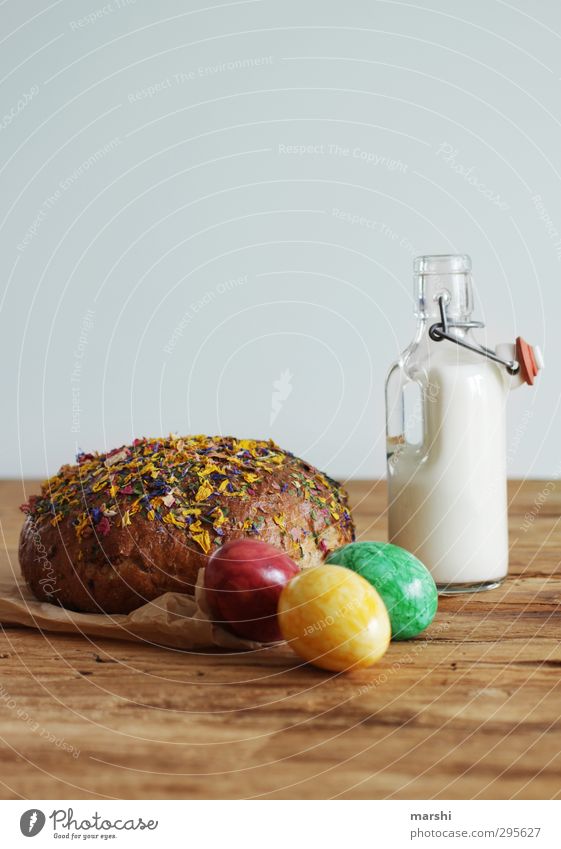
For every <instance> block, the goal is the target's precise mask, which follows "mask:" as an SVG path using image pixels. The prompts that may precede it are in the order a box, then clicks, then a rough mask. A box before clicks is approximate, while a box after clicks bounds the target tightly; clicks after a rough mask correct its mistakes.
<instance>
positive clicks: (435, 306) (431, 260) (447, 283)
mask: <svg viewBox="0 0 561 849" xmlns="http://www.w3.org/2000/svg"><path fill="white" fill-rule="evenodd" d="M414 283H415V315H416V316H417V320H418V325H419V326H418V330H421V331H422V330H424V329H425V328H428V327H430V325H432V324H435V323H436V322H440V321H441V312H440V301H441V299H443V301H444V305H445V310H446V315H447V317H448V319H449V321H450V322H451V324H452V325H453V324H454V323H455V322H459V323H463V322H467V321H470V319H471V315H472V311H473V290H472V284H471V261H470V259H469V257H468V256H465V255H460V256H454V255H453V256H423V257H418V258H417V259H416V260H415V275H414ZM450 332H453V333H460V334H462V333H464V332H465V331H464V330H463V328H454V327H453V326H451V327H450Z"/></svg>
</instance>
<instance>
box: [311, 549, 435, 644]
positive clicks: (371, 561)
mask: <svg viewBox="0 0 561 849" xmlns="http://www.w3.org/2000/svg"><path fill="white" fill-rule="evenodd" d="M325 562H326V563H329V564H332V565H333V564H336V565H338V566H346V568H347V569H351V570H352V571H353V572H358V574H359V575H362V577H363V578H366V580H367V581H368V582H369V583H370V584H372V586H373V587H374V589H376V590H378V592H379V593H380V595H381V596H382V598H383V600H384V603H385V605H386V607H387V609H388V613H389V616H390V621H391V624H392V640H408V639H410V638H411V637H416V636H417V634H420V633H421V631H424V630H425V628H428V626H429V625H430V623H431V622H432V620H433V619H434V616H435V613H436V608H437V607H438V593H437V591H436V584H435V583H434V581H433V578H432V575H431V574H430V572H429V571H428V569H427V568H426V567H425V566H423V564H422V563H421V561H420V560H418V559H417V558H416V557H415V556H414V555H413V554H410V552H409V551H406V550H405V549H404V548H400V547H399V546H398V545H391V544H390V543H389V542H352V543H350V545H345V546H343V548H339V549H338V550H337V551H334V552H332V553H331V554H330V555H329V557H327V559H326V561H325Z"/></svg>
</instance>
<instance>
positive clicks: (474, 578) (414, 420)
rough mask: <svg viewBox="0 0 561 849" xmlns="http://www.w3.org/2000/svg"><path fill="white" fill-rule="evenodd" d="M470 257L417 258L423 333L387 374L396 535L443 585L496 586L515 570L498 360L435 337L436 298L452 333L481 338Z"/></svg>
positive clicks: (391, 516) (391, 512)
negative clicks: (474, 320)
mask: <svg viewBox="0 0 561 849" xmlns="http://www.w3.org/2000/svg"><path fill="white" fill-rule="evenodd" d="M470 270H471V264H470V261H469V257H465V256H451V257H450V256H446V257H420V258H418V260H416V263H415V272H416V274H415V287H416V295H417V308H416V314H417V322H418V323H417V332H416V334H415V338H414V340H413V342H412V343H411V345H409V347H408V348H407V349H406V350H405V351H404V353H403V354H402V356H401V357H400V359H399V360H398V362H397V363H395V364H394V365H393V366H392V368H391V369H390V372H389V375H388V379H387V382H386V415H387V458H388V488H389V505H388V521H389V539H390V542H392V543H394V544H396V545H400V546H401V547H403V548H405V549H407V550H409V551H411V552H412V553H413V554H415V555H416V556H417V557H418V558H419V559H420V560H421V561H422V562H423V563H424V564H425V565H426V566H427V568H428V569H429V570H430V571H431V573H432V575H433V577H434V579H435V581H436V583H437V586H438V588H439V590H440V591H441V592H448V593H452V592H465V591H474V590H480V589H488V588H491V587H493V586H496V585H497V584H498V583H500V581H501V580H502V579H503V578H504V577H505V576H506V574H507V571H508V525H507V491H506V445H505V432H506V428H505V403H506V395H507V391H508V380H507V379H506V377H505V375H504V372H503V371H502V369H501V366H499V365H497V364H496V363H494V362H492V361H491V360H489V359H486V358H485V357H483V356H481V355H480V354H478V353H476V352H473V351H470V350H467V349H465V348H463V347H461V346H460V345H457V344H454V343H453V342H451V341H448V340H445V339H444V340H441V341H435V340H433V339H432V338H431V336H430V335H429V330H430V327H431V326H432V325H433V324H435V323H438V322H440V319H441V314H440V307H439V298H440V297H444V298H445V301H446V309H447V314H448V317H449V319H450V328H449V332H450V333H452V334H453V335H456V336H457V337H458V339H460V340H463V341H466V342H468V343H469V342H474V341H475V340H473V339H472V338H471V337H472V333H473V331H472V329H471V328H470V327H469V323H470V321H471V310H472V291H471V274H470Z"/></svg>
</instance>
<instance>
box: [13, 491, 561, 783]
mask: <svg viewBox="0 0 561 849" xmlns="http://www.w3.org/2000/svg"><path fill="white" fill-rule="evenodd" d="M559 490H560V485H559V484H558V482H557V481H553V482H551V483H550V484H548V483H547V482H546V481H526V482H519V481H512V482H511V483H510V498H511V510H510V525H511V577H510V578H509V579H508V581H507V582H506V583H505V584H504V585H503V586H502V587H501V588H499V589H497V590H494V591H492V592H488V593H484V594H480V595H476V596H470V597H467V596H461V597H459V598H442V599H441V601H440V609H439V612H438V614H437V618H436V620H435V622H434V623H433V625H432V626H431V628H430V629H429V631H428V632H427V633H426V634H424V635H422V636H421V637H420V638H418V639H417V640H414V641H411V642H409V643H397V644H392V645H391V647H390V649H389V651H388V653H387V655H386V656H385V658H384V659H383V660H382V662H381V663H380V664H379V665H378V666H376V667H375V668H374V669H372V670H368V671H365V672H356V673H352V674H350V675H330V674H328V673H325V672H321V671H320V670H315V669H313V668H310V667H307V666H303V665H301V664H300V663H299V662H298V660H297V659H296V658H295V657H294V656H293V655H292V654H291V653H290V651H289V650H287V649H274V650H262V651H259V652H256V653H251V654H228V655H220V654H218V653H212V652H211V653H207V654H196V655H195V654H188V653H183V652H178V651H167V650H163V649H155V648H150V647H145V646H142V645H138V646H136V645H132V644H130V643H125V642H118V641H104V642H101V641H99V642H97V643H96V642H94V641H92V640H89V639H87V638H81V637H78V636H72V637H62V636H55V635H52V634H47V633H44V634H40V633H37V632H34V631H31V630H28V629H24V628H13V627H6V628H4V629H3V632H2V634H1V635H0V639H1V645H0V747H1V757H2V770H1V773H0V782H1V784H0V796H2V797H3V798H46V799H56V798H60V799H63V798H98V797H99V798H131V799H142V798H233V799H240V798H249V797H256V798H327V797H338V798H347V799H356V798H371V799H372V798H374V799H380V798H421V799H430V798H449V799H455V798H484V799H488V798H496V799H505V798H554V797H558V796H559V795H560V794H561V718H560V706H561V683H560V681H561V645H560V636H561V607H560V601H561V570H560V566H559V561H560V555H559V548H560V545H559V544H560V540H561V538H560V525H559V518H560V513H561V495H560V491H559ZM33 491H36V486H35V484H34V482H32V481H27V482H25V483H22V482H15V481H3V482H0V523H1V529H2V560H1V563H0V569H2V570H4V574H5V573H9V572H10V571H13V572H15V573H17V571H18V566H17V553H16V552H17V539H18V534H19V528H20V525H21V514H19V512H18V510H17V506H18V504H19V503H21V502H22V501H24V500H25V499H26V497H27V495H28V494H29V493H30V492H33ZM349 491H350V493H351V499H352V502H353V505H354V515H355V519H356V521H357V524H358V528H359V532H360V535H361V536H362V537H363V538H371V539H383V538H384V536H385V515H384V510H385V484H384V483H383V482H380V481H378V482H368V481H359V482H354V483H352V484H350V485H349Z"/></svg>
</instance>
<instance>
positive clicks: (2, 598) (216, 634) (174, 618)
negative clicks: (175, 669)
mask: <svg viewBox="0 0 561 849" xmlns="http://www.w3.org/2000/svg"><path fill="white" fill-rule="evenodd" d="M203 574H204V570H203V569H201V570H200V571H199V575H198V579H197V587H196V594H195V598H193V597H192V596H188V595H182V594H180V593H164V595H161V596H159V598H157V599H155V600H154V601H151V602H148V603H147V604H144V605H143V606H142V607H139V608H138V609H137V610H133V612H132V613H128V614H103V613H75V612H74V611H72V610H65V609H64V608H63V607H59V606H58V605H56V604H49V603H47V602H41V601H38V600H37V599H36V598H35V596H34V595H33V593H32V592H31V591H30V590H29V589H28V588H27V586H26V584H25V583H24V582H23V581H16V580H14V579H11V580H10V579H6V578H2V579H0V623H1V624H2V625H25V626H27V627H29V628H36V629H40V630H42V631H57V632H59V633H60V632H63V633H81V634H87V635H88V636H90V637H109V638H112V639H117V640H130V641H133V642H144V643H148V644H150V643H154V644H157V645H160V646H170V647H172V648H181V649H194V650H202V649H211V648H222V649H238V650H251V649H259V648H262V647H263V644H262V643H256V642H253V641H251V640H244V639H241V638H240V637H236V636H235V635H234V634H230V633H229V632H228V631H226V630H225V629H224V628H222V627H220V626H219V625H215V624H214V623H213V622H211V621H210V618H209V615H208V611H207V609H206V605H205V603H204V594H203V592H202V586H201V581H202V576H203Z"/></svg>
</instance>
